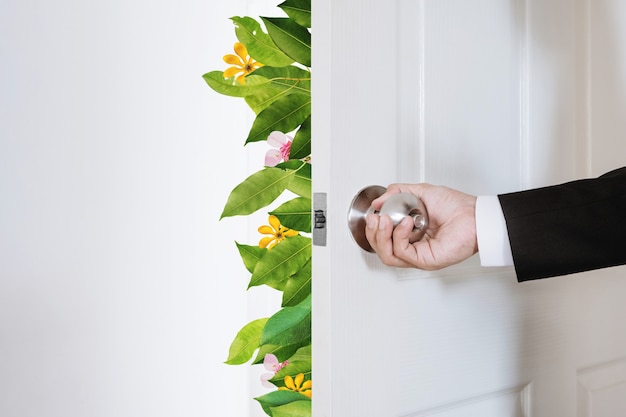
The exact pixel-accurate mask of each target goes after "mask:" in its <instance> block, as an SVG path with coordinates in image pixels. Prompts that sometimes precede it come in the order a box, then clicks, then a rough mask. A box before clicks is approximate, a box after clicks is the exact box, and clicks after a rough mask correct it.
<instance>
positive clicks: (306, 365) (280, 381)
mask: <svg viewBox="0 0 626 417" xmlns="http://www.w3.org/2000/svg"><path fill="white" fill-rule="evenodd" d="M311 368H312V366H311V359H310V358H309V360H306V361H291V359H290V360H289V364H288V365H287V366H286V367H284V368H283V369H281V370H280V371H278V372H277V373H276V375H274V376H273V377H272V379H270V382H271V383H272V384H274V385H276V386H277V387H284V386H285V377H286V376H287V375H291V376H295V375H298V374H303V375H304V380H305V381H308V380H310V379H311Z"/></svg>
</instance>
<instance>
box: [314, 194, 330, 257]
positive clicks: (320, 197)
mask: <svg viewBox="0 0 626 417" xmlns="http://www.w3.org/2000/svg"><path fill="white" fill-rule="evenodd" d="M326 206H327V201H326V193H313V230H312V232H313V244H314V245H315V246H326V230H327V227H326V225H327V223H326V214H327V207H326Z"/></svg>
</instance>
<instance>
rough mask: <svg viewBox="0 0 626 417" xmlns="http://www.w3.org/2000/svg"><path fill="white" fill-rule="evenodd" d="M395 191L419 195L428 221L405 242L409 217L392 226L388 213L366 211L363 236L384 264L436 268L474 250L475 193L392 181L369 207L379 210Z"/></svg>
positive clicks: (476, 250)
mask: <svg viewBox="0 0 626 417" xmlns="http://www.w3.org/2000/svg"><path fill="white" fill-rule="evenodd" d="M397 193H410V194H414V195H416V196H417V197H418V198H420V199H421V200H422V202H423V203H424V205H425V206H426V210H427V211H428V218H429V223H428V229H427V230H426V234H425V235H424V237H423V238H422V239H421V240H420V241H418V242H414V243H409V235H410V233H411V231H412V229H413V221H412V219H411V218H410V217H408V216H407V218H406V219H404V220H403V221H402V222H401V223H400V224H398V225H397V226H396V228H395V230H394V228H393V223H392V221H391V218H390V217H389V216H386V215H382V216H380V215H378V214H375V213H372V214H369V215H368V216H367V218H366V222H367V226H366V229H365V236H366V237H367V240H368V241H369V243H370V245H371V246H372V248H373V249H374V251H376V254H377V255H378V256H379V258H380V259H381V261H382V262H383V263H384V264H385V265H388V266H396V267H405V268H419V269H425V270H437V269H441V268H444V267H447V266H450V265H454V264H456V263H459V262H461V261H464V260H465V259H467V258H469V257H471V256H472V255H474V254H475V253H476V252H478V243H477V241H476V220H475V208H476V197H475V196H472V195H468V194H464V193H462V192H460V191H456V190H453V189H450V188H447V187H439V186H434V185H430V184H392V185H390V186H389V187H388V188H387V191H386V192H385V193H384V194H383V195H381V196H380V197H378V198H377V199H376V200H374V201H373V202H372V207H373V208H374V210H376V211H379V210H380V209H381V207H382V205H383V203H384V202H385V201H386V200H387V199H388V198H389V196H391V195H393V194H397Z"/></svg>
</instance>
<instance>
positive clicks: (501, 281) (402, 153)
mask: <svg viewBox="0 0 626 417" xmlns="http://www.w3.org/2000/svg"><path fill="white" fill-rule="evenodd" d="M313 11H314V22H313V27H314V28H315V43H314V45H315V47H314V48H313V53H314V61H313V62H314V69H315V80H314V81H315V82H314V93H313V94H314V96H313V103H314V109H313V113H314V114H315V122H314V123H315V125H314V127H313V129H314V132H315V142H314V146H315V147H314V150H313V158H314V159H315V165H316V172H315V176H314V191H315V192H316V193H323V194H326V197H327V201H328V208H327V223H326V224H327V229H326V233H327V242H326V246H315V248H314V255H313V259H314V264H315V266H314V277H315V278H314V280H313V281H314V307H313V311H314V319H313V326H314V327H313V335H314V342H313V346H314V371H313V379H314V391H315V397H314V398H315V402H314V415H315V416H316V417H328V416H332V417H352V416H358V417H361V416H364V417H370V416H371V417H385V416H402V417H405V416H406V417H409V416H411V417H417V416H426V415H428V416H436V417H444V416H445V417H452V416H454V417H460V416H464V417H470V416H471V417H476V416H479V417H509V416H511V417H513V416H515V417H518V416H526V417H528V416H533V417H558V416H564V417H572V416H578V417H582V416H593V417H600V416H605V417H619V416H624V415H626V325H625V324H624V322H625V320H624V319H625V318H626V302H624V296H625V295H626V268H624V267H618V268H610V269H605V270H600V271H594V272H588V273H583V274H576V275H571V276H566V277H557V278H549V279H545V280H539V281H534V282H527V283H523V284H520V283H518V282H517V281H516V278H515V274H514V271H513V269H512V268H491V269H488V268H482V267H480V266H479V260H478V257H474V258H472V259H470V260H468V261H467V262H465V263H464V264H461V265H458V266H456V267H452V268H449V269H446V270H443V271H439V272H424V271H419V270H410V269H394V268H389V267H386V266H384V265H382V263H381V262H379V260H378V258H377V257H376V255H373V254H369V253H366V252H365V251H363V250H361V249H360V248H359V247H358V246H357V245H356V244H355V243H354V242H353V240H352V237H351V235H350V233H349V230H348V227H347V222H346V216H347V211H348V206H349V204H350V201H351V199H352V198H353V197H354V195H355V194H356V192H357V191H358V190H359V189H361V188H362V187H364V186H367V185H372V184H378V185H383V186H386V185H388V184H389V183H392V182H421V181H425V182H431V183H436V184H443V185H447V186H451V187H455V188H458V189H461V190H463V191H465V192H468V193H473V194H477V195H485V194H497V193H503V192H508V191H515V190H519V189H523V188H530V187H536V186H541V185H546V184H552V183H558V182H563V181H567V180H571V179H575V178H578V177H584V176H591V175H594V176H595V175H598V174H601V173H602V172H604V171H607V170H610V169H612V168H615V167H618V166H622V165H624V164H626V118H625V117H624V116H623V112H624V108H625V106H624V104H625V103H626V5H625V4H624V2H623V1H621V0H600V1H598V0H593V1H591V0H473V1H468V0H392V1H384V2H383V1H374V0H332V1H331V0H314V1H313ZM625 246H626V245H625ZM625 250H626V249H625Z"/></svg>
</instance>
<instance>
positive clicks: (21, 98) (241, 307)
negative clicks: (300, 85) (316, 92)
mask: <svg viewBox="0 0 626 417" xmlns="http://www.w3.org/2000/svg"><path fill="white" fill-rule="evenodd" d="M267 3H268V2H267V1H265V2H264V1H245V0H230V1H227V2H214V1H207V0H204V1H201V0H178V1H169V2H165V1H148V0H124V1H122V0H113V1H108V2H101V1H85V0H58V1H55V2H50V1H44V0H0V415H1V416H3V417H16V416H46V417H53V416H63V417H72V416H81V417H84V416H90V417H92V416H116V417H123V416H133V417H136V416H151V417H157V416H168V417H169V416H185V417H192V416H217V415H222V416H243V415H247V414H248V413H250V412H255V411H254V410H253V409H255V408H256V407H257V406H256V404H255V403H254V401H253V400H252V399H251V396H250V392H249V391H250V387H249V385H250V384H251V383H249V382H248V375H247V373H248V369H247V367H245V366H244V367H231V366H227V365H224V364H222V362H223V361H224V360H225V359H226V354H227V351H228V346H229V344H230V341H231V339H232V338H233V336H234V334H235V333H236V331H237V330H238V329H239V328H240V327H241V326H242V325H243V324H245V323H246V322H247V321H249V319H251V318H256V317H250V316H251V315H255V316H258V310H259V308H258V307H255V306H254V303H255V302H254V301H250V296H249V294H246V292H245V288H246V285H247V279H248V277H249V276H248V275H247V274H246V272H245V270H244V269H243V266H242V265H241V262H240V260H239V257H238V254H237V253H236V250H235V248H234V243H233V242H234V240H239V241H244V242H245V239H246V236H247V233H248V226H247V225H246V222H245V221H243V222H242V221H239V222H237V221H232V220H231V219H227V220H224V221H222V222H218V218H219V214H220V213H221V209H222V208H223V204H224V202H225V201H226V197H227V196H228V193H229V192H230V190H231V189H232V188H233V187H234V185H236V184H237V183H238V182H239V181H241V180H242V179H243V178H244V173H245V172H247V170H249V168H250V165H251V163H250V162H249V161H248V159H247V158H248V157H247V156H246V152H245V151H244V148H243V141H244V138H245V134H246V132H247V129H248V128H249V122H250V121H251V119H249V118H248V119H246V115H245V114H246V113H245V112H246V111H247V108H246V107H245V105H244V104H243V102H241V101H238V100H235V99H232V98H227V97H224V96H219V95H218V94H216V93H214V92H213V91H212V90H210V89H209V88H208V87H207V86H206V85H205V84H204V81H203V80H202V78H201V75H202V74H203V73H204V72H207V71H209V70H215V69H223V68H224V64H223V63H222V61H221V57H222V55H223V54H225V53H228V52H230V50H231V49H232V44H233V43H234V41H235V35H234V31H233V26H232V23H231V22H230V21H229V20H228V18H229V17H231V16H233V15H244V14H247V13H250V12H256V10H254V9H252V8H251V7H261V6H264V5H266V4H267ZM276 4H277V2H271V3H270V5H271V7H272V8H271V9H270V10H272V11H273V10H274V9H273V8H274V7H275V5H276ZM266 10H267V8H266ZM257 169H258V168H257ZM251 306H252V308H251ZM250 310H254V314H251V313H250ZM250 410H253V411H250Z"/></svg>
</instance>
